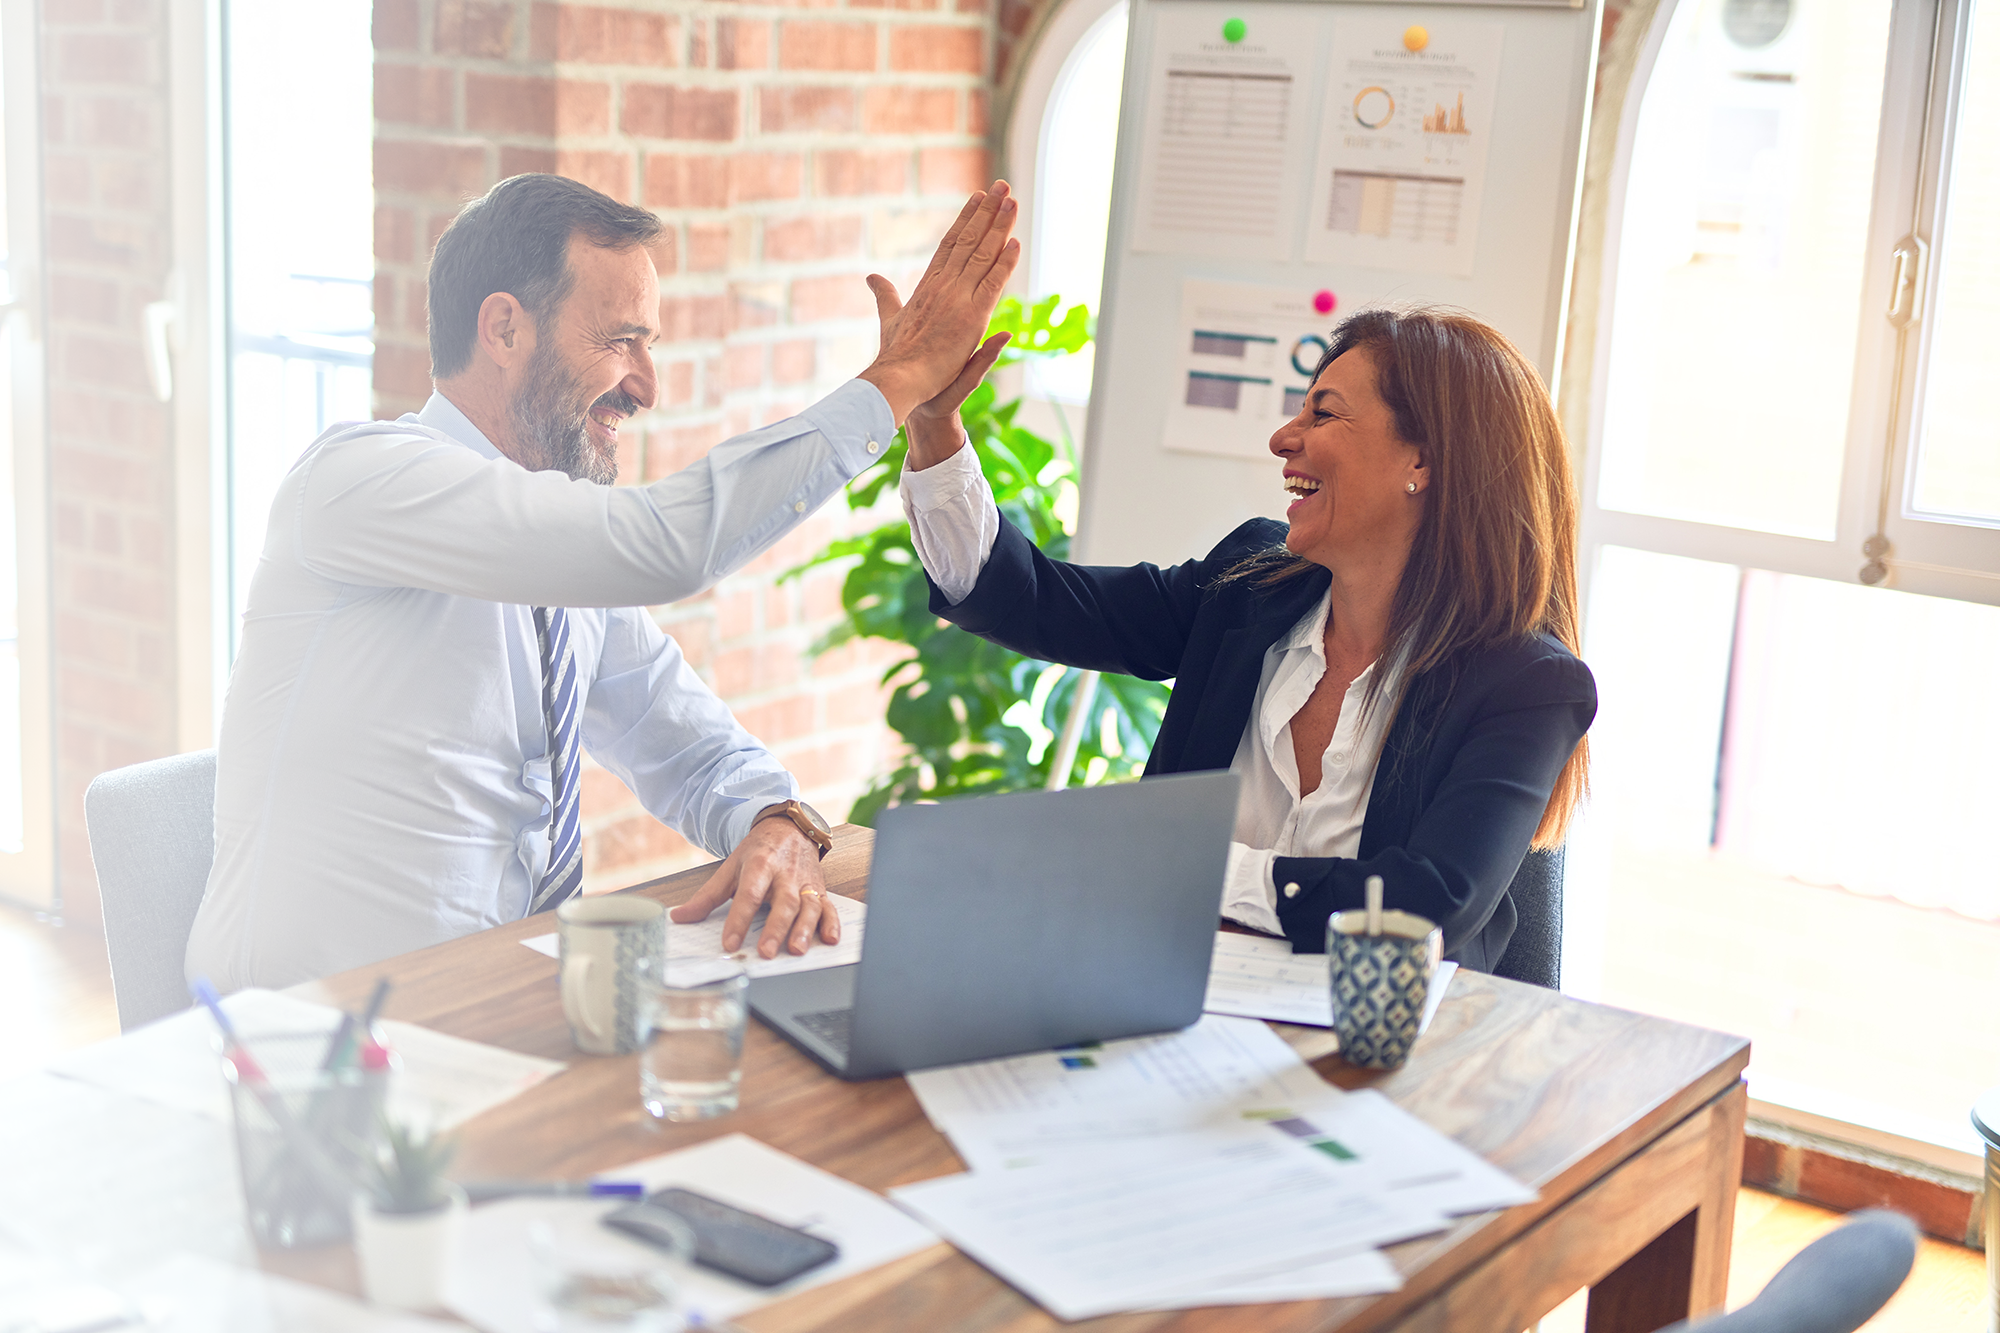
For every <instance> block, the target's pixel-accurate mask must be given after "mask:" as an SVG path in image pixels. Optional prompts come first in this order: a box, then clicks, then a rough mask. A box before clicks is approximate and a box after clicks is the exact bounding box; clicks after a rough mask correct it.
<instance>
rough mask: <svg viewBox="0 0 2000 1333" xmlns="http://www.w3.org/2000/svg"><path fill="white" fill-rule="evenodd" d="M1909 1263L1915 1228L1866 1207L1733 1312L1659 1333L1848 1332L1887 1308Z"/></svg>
mask: <svg viewBox="0 0 2000 1333" xmlns="http://www.w3.org/2000/svg"><path fill="white" fill-rule="evenodd" d="M1916 1261H1917V1228H1916V1227H1915V1226H1914V1225H1913V1224H1912V1223H1911V1221H1910V1219H1909V1218H1907V1217H1904V1216H1903V1215H1902V1214H1900V1213H1891V1212H1885V1211H1882V1210H1880V1209H1873V1208H1871V1209H1869V1210H1868V1211H1866V1212H1861V1213H1855V1214H1853V1215H1852V1216H1850V1217H1849V1218H1848V1219H1847V1223H1846V1225H1844V1226H1842V1227H1840V1228H1839V1229H1838V1230H1835V1231H1830V1232H1828V1233H1827V1234H1826V1235H1824V1236H1821V1237H1820V1238H1819V1239H1818V1240H1816V1241H1814V1242H1813V1243H1812V1244H1810V1245H1808V1246H1806V1247H1805V1248H1804V1249H1803V1250H1800V1251H1799V1252H1798V1253H1797V1254H1795V1255H1793V1256H1792V1258H1791V1262H1790V1263H1788V1264H1786V1265H1785V1266H1784V1267H1783V1268H1780V1269H1779V1270H1778V1275H1777V1276H1776V1277H1774V1278H1772V1279H1771V1280H1770V1281H1769V1282H1767V1283H1765V1284H1764V1290H1762V1291H1760V1292H1758V1293H1757V1299H1756V1300H1754V1301H1751V1302H1750V1303H1749V1304H1748V1305H1746V1306H1744V1307H1743V1308H1742V1309H1740V1310H1731V1311H1730V1312H1729V1313H1728V1314H1723V1315H1712V1316H1710V1317H1709V1318H1706V1319H1690V1320H1688V1321H1687V1322H1686V1323H1681V1324H1674V1325H1671V1326H1669V1327H1667V1328H1663V1329H1661V1330H1660V1333H1854V1330H1855V1329H1857V1328H1860V1327H1861V1326H1862V1325H1863V1324H1865V1323H1867V1322H1868V1321H1869V1320H1870V1319H1872V1318H1873V1317H1874V1315H1875V1312H1876V1311H1877V1310H1880V1309H1881V1308H1882V1307H1883V1306H1884V1305H1887V1304H1888V1303H1889V1298H1890V1297H1891V1296H1894V1295H1895V1294H1896V1289H1897V1288H1898V1287H1900V1286H1902V1285H1903V1279H1904V1278H1906V1277H1908V1276H1909V1275H1910V1266H1911V1265H1912V1264H1914V1263H1915V1262H1916Z"/></svg>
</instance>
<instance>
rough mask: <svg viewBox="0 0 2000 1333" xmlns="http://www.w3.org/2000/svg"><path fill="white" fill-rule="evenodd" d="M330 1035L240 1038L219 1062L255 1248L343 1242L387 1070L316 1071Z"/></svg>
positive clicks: (372, 1147) (371, 1142) (372, 1139)
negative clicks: (238, 1049)
mask: <svg viewBox="0 0 2000 1333" xmlns="http://www.w3.org/2000/svg"><path fill="white" fill-rule="evenodd" d="M326 1047H327V1034H326V1033H324V1032H314V1033H277V1034H269V1035H263V1036H246V1037H245V1038H244V1043H243V1048H244V1049H246V1050H247V1051H248V1052H249V1055H248V1058H247V1059H245V1058H243V1057H241V1056H237V1055H235V1054H233V1053H225V1054H224V1055H223V1057H222V1076H223V1078H224V1080H225V1081H227V1082H228V1084H229V1100H230V1105H231V1108H232V1111H233V1113H234V1118H235V1122H236V1159H237V1163H238V1165H239V1167H240V1168H241V1170H242V1173H243V1203H244V1208H245V1211H246V1214H247V1217H248V1221H249V1224H250V1232H251V1234H252V1235H253V1236H254V1237H256V1240H257V1243H258V1244H259V1245H267V1246H277V1247H279V1248H281V1249H293V1248H296V1247H299V1246H305V1245H323V1244H326V1243H328V1242H331V1241H340V1240H346V1239H347V1238H348V1236H349V1235H350V1234H351V1231H352V1226H353V1224H352V1221H351V1218H350V1211H349V1210H350V1206H351V1201H352V1199H353V1196H354V1191H355V1190H356V1189H357V1188H358V1187H359V1184H360V1180H361V1174H362V1169H363V1168H364V1166H365V1165H366V1164H367V1163H368V1162H369V1161H370V1160H371V1159H372V1158H373V1156H374V1154H375V1146H376V1140H377V1127H378V1126H379V1125H380V1123H381V1118H382V1107H383V1102H384V1099H385V1098H386V1097H387V1095H388V1089H389V1082H388V1080H389V1074H390V1071H389V1070H388V1069H386V1068H385V1069H373V1070H364V1069H362V1068H360V1067H359V1066H357V1065H353V1064H349V1065H346V1066H344V1067H342V1068H339V1069H332V1070H329V1069H322V1068H321V1067H320V1064H321V1062H322V1061H323V1060H324V1058H325V1055H326Z"/></svg>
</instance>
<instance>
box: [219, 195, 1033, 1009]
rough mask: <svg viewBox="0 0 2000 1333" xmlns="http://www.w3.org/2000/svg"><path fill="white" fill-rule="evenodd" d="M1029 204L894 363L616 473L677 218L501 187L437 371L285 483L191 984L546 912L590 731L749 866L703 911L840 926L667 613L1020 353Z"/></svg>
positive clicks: (265, 559)
mask: <svg viewBox="0 0 2000 1333" xmlns="http://www.w3.org/2000/svg"><path fill="white" fill-rule="evenodd" d="M1013 221H1014V201H1013V200H1012V199H1010V198H1008V197H1007V189H1006V186H1005V185H1004V184H1000V183H996V184H995V186H994V187H993V189H992V190H991V191H989V192H986V193H984V194H975V195H974V196H973V197H972V199H971V200H970V201H968V202H967V204H966V206H965V209H964V211H962V212H961V213H960V214H959V217H958V220H957V221H956V222H955V223H954V224H953V225H952V228H951V230H950V231H949V232H947V233H946V235H945V238H944V241H943V243H942V244H941V245H940V246H939V247H938V251H937V254H936V256H935V257H934V258H933V259H932V261H931V264H930V267H929V268H928V269H927V270H926V271H925V273H924V276H923V278H922V280H921V281H920V282H919V283H918V285H917V288H916V290H915V291H914V292H912V293H911V296H910V300H909V303H908V304H907V305H904V304H902V303H901V302H900V300H899V298H898V296H897V293H896V290H895V288H894V286H893V285H891V284H890V283H889V282H888V280H887V279H885V278H882V277H880V276H871V277H870V278H869V279H868V283H869V286H870V288H871V289H872V290H873V291H874V293H875V297H876V304H877V308H878V313H879V314H880V317H881V323H882V343H881V350H880V353H879V355H878V356H877V357H876V359H875V361H874V362H873V363H872V364H871V365H870V366H869V367H868V368H867V369H866V370H864V371H863V372H862V373H861V375H860V376H859V377H858V378H857V379H855V380H853V381H850V382H849V383H847V384H845V385H843V386H842V387H841V388H839V389H837V390H835V391H834V392H833V393H832V394H830V395H829V396H828V397H826V398H825V399H823V400H821V401H820V402H819V403H817V404H815V405H814V406H812V407H811V408H808V409H807V410H806V411H805V412H803V413H801V414H800V415H799V416H798V417H795V418H793V419H791V420H789V421H784V422H780V423H778V424H777V425H774V426H768V427H765V428H764V429H762V430H758V431H753V432H751V433H750V434H748V435H743V436H738V437H737V438H735V439H733V440H729V441H726V442H725V443H723V444H721V445H718V446H717V447H716V448H715V449H714V450H713V451H712V452H711V453H710V454H709V456H708V457H707V458H706V459H704V460H703V461H702V462H700V463H698V464H696V465H695V466H693V467H691V468H688V469H687V470H686V471H684V472H681V473H678V474H676V475H674V476H671V477H668V478H666V479H664V480H662V481H658V482H655V483H653V484H652V485H650V486H645V487H625V488H619V489H613V488H611V487H610V486H609V484H608V483H610V482H611V481H612V479H613V478H614V477H615V476H616V474H617V432H618V429H619V426H620V423H621V422H623V421H624V420H625V418H627V417H629V416H631V415H632V414H633V413H635V412H640V411H643V410H645V409H647V408H649V407H651V406H652V405H653V403H654V402H655V400H656V397H657V392H658V385H657V381H656V378H655V373H654V368H653V361H652V356H651V353H650V351H649V348H650V346H651V344H652V343H653V341H654V339H655V337H656V336H657V326H658V320H659V279H658V276H657V274H656V273H655V271H654V268H653V262H652V259H651V257H650V255H649V253H648V251H647V248H646V247H647V246H648V245H650V244H651V243H652V242H653V241H655V240H656V239H657V238H658V236H659V233H660V230H661V229H660V224H659V222H658V220H657V219H656V218H654V217H653V215H652V214H651V213H648V212H646V211H644V210H641V209H636V208H631V207H628V206H626V205H623V204H620V203H618V202H617V201H615V200H613V199H610V198H608V197H606V196H604V195H601V194H599V193H597V192H596V191H594V190H591V189H588V188H587V187H585V186H582V185H579V184H577V183H576V182H574V181H569V180H564V179H563V178H561V177H556V176H517V177H514V178H512V179H510V180H507V181H503V182H501V183H500V184H499V185H497V186H495V187H494V189H493V190H492V191H491V192H490V193H488V194H487V195H486V196H485V197H483V198H481V199H478V200H475V201H473V202H472V203H471V204H468V205H467V206H466V208H465V210H464V211H463V212H461V213H460V214H459V216H458V217H457V219H456V220H454V221H453V223H452V225H451V226H450V227H449V228H448V229H447V230H446V231H445V233H444V235H443V236H442V237H441V238H440V239H439V241H438V244H437V249H436V252H435V254H434V255H433V257H432V261H431V274H430V340H431V372H432V378H433V380H434V382H435V387H436V392H435V393H433V394H432V396H431V399H430V401H429V402H428V403H426V404H425V405H424V408H423V410H422V411H420V412H417V413H415V414H413V415H409V416H405V417H403V418H401V419H400V420H398V421H395V422H370V423H363V424H360V425H348V426H339V427H335V428H334V429H332V430H330V431H329V432H327V434H325V435H323V436H322V437H321V438H320V439H319V440H318V441H316V442H315V443H314V444H313V445H312V446H311V447H310V448H309V449H307V450H306V452H305V454H304V455H303V456H302V457H301V458H300V459H299V461H298V462H297V463H296V464H294V465H293V467H292V470H291V472H290V473H289V474H288V475H287V476H286V478H285V480H284V483H283V484H282V485H281V486H280V488H279V490H278V494H277V498H276V500H275V501H274V503H273V504H272V508H271V520H270V527H269V530H268V533H267V536H266V538H265V545H264V551H263V555H262V557H261V558H260V559H259V561H258V565H257V570H256V574H255V576H254V577H253V579H252V581H251V586H250V597H249V602H248V606H247V608H246V610H245V612H244V623H243V636H242V647H241V649H240V651H239V653H238V656H237V661H236V667H235V670H234V671H233V672H232V674H231V676H230V682H229V692H228V696H227V698H226V700H225V702H224V705H223V716H222V733H221V740H220V744H219V747H218V756H217V772H216V808H215V828H216V856H215V867H214V870H213V871H212V872H211V873H210V876H209V883H208V889H207V892H206V894H205V896H204V897H203V900H202V904H201V908H200V911H199V913H198V914H197V916H196V918H195V924H194V930H193V933H192V935H191V936H190V938H189V941H188V951H187V968H188V973H189V975H190V976H191V977H192V976H202V975H205V976H208V977H209V978H211V979H212V980H213V981H214V982H215V983H216V984H217V985H218V986H219V987H221V988H223V989H225V990H227V989H235V988H238V987H242V986H251V985H258V986H284V985H288V984H291V983H293V982H297V981H302V980H305V979H307V978H310V977H315V976H322V975H325V974H326V973H329V972H334V971H338V970H341V969H343V968H348V967H354V966H358V965H360V964H362V963H366V962H370V961H373V960H375V959H379V958H385V957H388V956H390V955H393V954H397V953H402V952H404V951H406V950H409V949H414V948H419V947H422V946H424V945H428V944H435V943H438V942H440V941H443V940H447V939H452V938H455V937H457V936H460V935H464V934H467V933H469V932H472V931H475V930H480V929H483V928H485V927H487V926H492V925H496V924H498V923H500V922H503V921H511V920H517V919H519V918H520V917H521V916H523V915H525V914H527V913H530V912H534V911H546V910H548V909H550V908H552V907H554V906H556V905H557V904H559V903H561V902H562V901H564V900H565V899H566V898H568V897H570V896H571V895H573V894H574V893H575V892H576V891H577V889H578V887H579V883H580V880H581V876H582V835H581V829H580V826H579V823H578V810H577V806H578V781H579V773H578V764H579V760H580V757H581V756H580V753H579V749H580V747H588V749H589V750H590V752H591V753H592V754H593V755H594V756H596V758H597V759H598V760H599V761H600V762H601V763H602V764H603V765H604V766H605V767H606V768H608V769H609V770H611V771H612V772H613V773H616V774H617V775H618V776H619V777H620V778H621V779H623V780H624V781H625V783H626V784H627V785H628V786H630V787H631V788H632V790H633V791H634V792H635V793H636V794H637V795H638V796H639V798H640V799H641V800H642V801H643V802H644V804H645V805H646V808H647V809H648V810H650V811H651V812H652V813H653V814H654V815H656V816H657V817H659V818H660V819H661V820H663V821H665V822H666V823H668V824H670V825H672V826H673V827H674V828H675V829H677V830H679V831H680V832H681V833H682V834H683V835H685V836H686V837H688V838H689V839H690V840H691V841H694V842H696V843H698V844H699V845H701V846H703V847H705V848H707V849H708V850H709V851H711V852H713V853H715V854H718V855H721V854H723V853H725V852H726V853H727V859H726V860H725V861H724V862H723V865H722V866H721V868H720V869H719V870H718V871H717V872H716V874H715V875H714V877H713V878H712V879H710V881H709V882H708V883H707V884H706V885H705V886H704V887H703V889H702V890H701V892H700V893H699V894H697V895H696V897H695V898H694V899H693V900H692V901H691V902H690V903H688V904H687V905H686V906H685V907H683V908H682V909H680V910H678V911H677V912H676V913H675V919H676V920H683V921H691V920H699V919H701V918H702V917H703V916H706V915H707V914H708V913H709V911H711V910H712V909H713V908H715V907H716V906H718V905H720V904H721V903H722V902H723V901H724V900H732V901H731V907H730V912H729V916H728V918H727V920H726V922H725V925H724V935H723V943H724V945H725V947H727V948H731V949H734V948H737V947H739V946H740V945H741V944H742V943H743V941H744V938H745V936H746V934H747V932H748V928H749V926H750V925H751V921H752V917H753V916H754V914H755V913H756V911H757V910H758V909H759V908H760V907H761V906H764V905H767V904H768V906H769V909H770V915H769V918H768V921H767V924H766V927H765V929H764V931H763V933H762V935H761V936H760V938H759V940H758V944H757V947H758V949H759V950H760V952H762V953H763V954H764V956H766V957H771V956H775V954H776V953H777V952H778V950H779V949H781V948H789V949H790V950H792V951H793V952H798V953H803V952H804V951H805V950H806V949H807V948H808V947H809V945H810V944H811V942H812V940H813V937H814V935H815V934H817V936H818V938H819V939H821V940H824V941H827V942H832V941H834V940H836V939H837V938H838V937H839V932H840V927H839V918H838V917H837V916H836V915H835V913H834V912H833V911H832V910H831V909H830V908H827V907H825V906H824V893H825V885H824V882H823V880H822V878H821V876H820V870H819V857H820V856H821V855H823V854H824V847H823V844H824V842H825V841H826V839H825V836H824V831H823V830H824V823H823V821H820V820H819V819H818V818H817V816H816V815H813V814H812V813H811V812H810V810H809V808H807V807H803V806H800V805H799V804H798V802H797V796H798V788H797V784H796V783H795V782H794V781H793V780H792V778H791V776H790V774H788V773H786V772H785V771H784V770H783V769H782V768H781V767H780V766H779V765H778V764H777V762H776V761H775V760H774V759H773V758H772V757H771V755H770V754H769V753H767V752H766V751H765V750H764V749H763V748H762V747H761V746H760V745H759V744H758V743H757V742H756V741H755V740H754V739H753V738H752V737H751V736H750V735H749V734H748V733H746V732H745V731H744V730H743V729H742V728H741V727H740V726H738V725H737V724H736V722H735V720H734V719H733V718H732V717H731V716H730V714H729V712H728V710H727V709H726V708H725V707H723V705H722V703H721V701H720V700H718V699H717V698H716V697H715V696H714V694H712V693H711V692H710V691H709V690H708V689H707V688H706V687H705V686H703V685H702V683H701V682H700V680H699V679H698V678H697V677H696V676H695V675H694V673H693V672H692V671H691V670H690V669H689V668H688V666H687V664H686V663H685V662H684V661H683V660H682V658H681V655H680V653H679V651H678V649H677V648H676V647H675V645H674V644H673V642H672V641H671V640H670V639H668V638H667V637H666V636H665V635H663V634H661V632H660V631H659V629H658V627H657V626H655V625H654V624H653V622H652V620H651V618H650V617H648V616H647V615H646V614H645V613H644V611H643V610H640V609H636V608H642V607H645V606H651V605H657V604H659V603H662V602H669V601H673V600H675V599H677V598H682V597H687V596H689V595H691V594H693V593H696V592H699V591H700V590H701V589H703V588H705V587H707V586H709V585H710V584H712V583H714V582H715V581H716V580H717V579H719V578H721V577H723V576H724V575H726V574H728V573H730V572H731V571H732V570H735V569H738V568H740V567H741V566H742V565H744V564H745V563H747V562H748V561H750V560H751V559H752V558H754V557H755V556H756V555H757V554H758V553H760V552H761V551H763V550H765V549H766V548H768V547H769V546H770V545H771V544H772V543H773V542H775V541H776V540H778V538H780V537H781V536H783V535H784V534H785V533H786V532H788V531H789V530H791V529H792V528H793V527H795V526H796V525H797V524H798V523H800V522H801V521H803V519H804V517H805V515H807V514H808V513H810V512H811V511H812V510H814V509H816V508H818V507H819V505H820V504H822V503H824V502H825V501H826V500H827V499H828V498H829V497H831V496H832V495H833V494H834V493H835V492H836V491H838V490H839V489H840V488H841V487H842V486H843V485H845V484H846V482H847V481H848V480H849V479H850V478H851V477H853V476H854V475H855V474H856V473H858V472H860V471H861V470H862V469H864V468H866V467H867V466H868V465H869V464H871V463H873V462H875V461H876V460H877V459H879V458H880V456H881V451H882V450H883V449H885V448H886V447H887V446H888V445H889V443H890V442H891V440H892V439H893V436H894V433H895V430H896V428H897V426H898V424H899V423H901V421H902V420H903V419H904V417H906V416H907V415H908V414H909V411H910V409H911V408H912V407H914V406H916V405H917V404H919V403H921V402H923V401H925V400H927V399H929V398H931V397H932V396H933V395H935V394H937V393H938V392H939V391H941V390H943V389H945V388H946V387H947V386H948V385H952V384H954V383H957V384H958V385H959V387H961V388H962V387H964V381H965V377H968V376H970V377H973V379H974V380H975V381H976V378H977V377H978V376H980V375H983V374H984V373H985V371H986V369H987V368H988V367H990V366H991V364H992V362H993V359H994V358H995V357H996V356H997V355H998V353H999V350H1000V342H1001V341H1002V340H1001V339H999V338H995V339H990V340H988V341H987V342H986V343H985V344H984V345H982V344H981V343H980V335H981V334H982V333H983V332H984V330H985V326H986V322H987V320H988V319H989V318H990V317H991V315H992V311H993V307H994V305H995V303H996V302H997V301H998V299H999V295H1000V290H1001V287H1002V286H1003V285H1004V284H1005V282H1006V279H1007V276H1008V274H1009V273H1010V272H1011V271H1012V269H1013V267H1014V264H1015V262H1016V261H1017V259H1018V257H1019V245H1018V243H1017V242H1014V241H1012V240H1010V239H1009V238H1008V232H1009V230H1010V229H1011V227H1012V225H1013Z"/></svg>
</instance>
